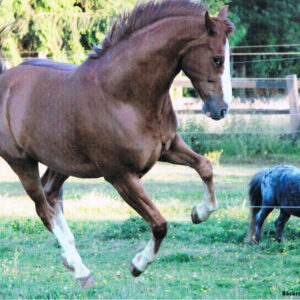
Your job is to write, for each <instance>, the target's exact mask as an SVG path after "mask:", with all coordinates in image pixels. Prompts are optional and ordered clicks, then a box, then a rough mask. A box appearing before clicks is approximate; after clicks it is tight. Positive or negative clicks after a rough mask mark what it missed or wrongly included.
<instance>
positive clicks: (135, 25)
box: [90, 0, 207, 58]
mask: <svg viewBox="0 0 300 300" xmlns="http://www.w3.org/2000/svg"><path fill="white" fill-rule="evenodd" d="M206 10H207V8H206V7H205V6H204V5H203V4H202V3H199V2H198V3H197V2H192V1H191V0H163V1H156V0H151V1H149V2H147V3H140V4H138V5H137V6H136V7H135V8H134V9H133V11H132V12H130V13H124V14H123V15H120V16H119V17H118V18H117V20H116V21H115V23H114V25H113V26H112V28H111V29H110V30H109V32H108V33H107V35H106V37H105V39H104V41H103V43H102V47H101V48H99V47H94V51H95V52H94V53H92V54H90V57H91V58H98V57H100V56H102V55H103V53H105V52H106V51H107V50H108V49H110V48H112V47H113V46H114V45H116V44H117V43H118V42H120V41H122V40H124V39H126V38H127V37H129V36H130V35H131V34H133V33H134V32H136V31H138V30H140V29H142V28H144V27H146V26H148V25H150V24H153V23H155V22H157V21H159V20H162V19H166V18H170V17H184V16H195V17H198V16H199V17H200V16H202V15H203V14H204V12H205V11H206Z"/></svg>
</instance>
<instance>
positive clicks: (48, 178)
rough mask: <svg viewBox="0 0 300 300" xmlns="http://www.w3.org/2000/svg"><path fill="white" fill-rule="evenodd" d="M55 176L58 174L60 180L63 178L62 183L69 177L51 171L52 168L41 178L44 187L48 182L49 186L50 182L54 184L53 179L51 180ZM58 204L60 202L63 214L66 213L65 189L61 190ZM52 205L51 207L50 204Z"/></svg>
mask: <svg viewBox="0 0 300 300" xmlns="http://www.w3.org/2000/svg"><path fill="white" fill-rule="evenodd" d="M53 174H56V175H57V176H58V179H59V178H63V181H62V183H63V182H64V181H65V180H66V179H67V178H68V177H67V176H64V175H62V174H59V173H57V172H55V171H53V170H51V169H50V168H47V170H46V171H45V173H44V174H43V176H42V178H41V181H42V185H43V187H44V186H45V184H46V183H47V182H48V184H49V182H53V179H52V180H51V178H52V177H53ZM45 192H46V191H45ZM46 196H47V195H46ZM47 198H48V196H47ZM58 202H59V205H60V208H61V210H62V212H63V211H64V209H63V207H64V205H63V188H62V187H61V188H60V189H59V195H58ZM50 205H51V203H50Z"/></svg>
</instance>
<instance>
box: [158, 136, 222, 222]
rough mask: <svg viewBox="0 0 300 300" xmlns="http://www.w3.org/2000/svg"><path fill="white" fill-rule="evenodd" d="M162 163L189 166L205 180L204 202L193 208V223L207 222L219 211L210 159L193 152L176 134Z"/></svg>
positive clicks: (161, 159)
mask: <svg viewBox="0 0 300 300" xmlns="http://www.w3.org/2000/svg"><path fill="white" fill-rule="evenodd" d="M160 161H165V162H169V163H173V164H179V165H187V166H190V167H192V168H193V169H195V170H196V171H197V173H198V174H199V175H200V177H201V178H202V180H203V185H204V200H203V202H202V203H200V204H198V205H196V206H195V207H194V208H193V211H192V221H193V222H194V223H195V224H197V223H200V222H202V221H205V220H207V219H208V218H209V215H210V214H211V213H212V212H213V211H215V210H217V209H218V204H217V200H216V197H215V189H214V183H213V170H212V166H211V163H210V161H209V159H207V158H206V157H204V156H201V155H199V154H197V153H195V152H194V151H192V150H191V149H190V148H189V147H188V146H187V145H186V144H185V143H184V141H183V140H182V139H181V137H180V136H179V135H178V134H176V137H175V140H174V142H173V144H172V145H171V147H170V149H169V150H168V151H167V152H166V153H165V154H164V155H163V156H162V157H161V158H160Z"/></svg>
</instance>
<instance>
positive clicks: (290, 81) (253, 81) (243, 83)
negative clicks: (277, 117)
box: [172, 75, 300, 136]
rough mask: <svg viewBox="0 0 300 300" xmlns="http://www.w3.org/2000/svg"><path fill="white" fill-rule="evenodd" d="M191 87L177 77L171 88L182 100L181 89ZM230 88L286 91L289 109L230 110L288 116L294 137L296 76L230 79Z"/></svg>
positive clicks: (298, 118) (299, 104)
mask: <svg viewBox="0 0 300 300" xmlns="http://www.w3.org/2000/svg"><path fill="white" fill-rule="evenodd" d="M192 87H193V85H192V83H191V81H190V80H189V78H188V77H183V76H178V77H176V78H175V80H174V82H173V85H172V88H176V97H177V98H183V92H182V89H183V88H192ZM232 88H235V89H246V88H247V89H257V88H265V89H270V88H278V89H284V90H286V93H287V95H288V99H289V109H281V110H278V109H274V110H273V109H232V110H231V113H235V114H250V113H256V114H257V113H260V114H289V115H290V124H291V133H292V135H293V136H295V135H296V133H297V129H298V128H299V126H300V101H299V96H298V89H300V80H299V79H297V76H296V75H287V76H286V78H274V79H273V78H232ZM177 111H178V112H179V113H202V110H200V109H199V110H187V109H184V110H183V109H182V110H177Z"/></svg>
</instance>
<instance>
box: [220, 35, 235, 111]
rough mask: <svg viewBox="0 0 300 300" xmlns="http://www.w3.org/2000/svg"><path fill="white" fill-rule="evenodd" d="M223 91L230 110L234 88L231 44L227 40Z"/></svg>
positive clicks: (222, 79) (222, 78)
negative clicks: (230, 52)
mask: <svg viewBox="0 0 300 300" xmlns="http://www.w3.org/2000/svg"><path fill="white" fill-rule="evenodd" d="M221 82H222V89H223V97H224V98H223V100H224V102H226V103H227V104H228V108H229V106H230V104H231V100H232V87H231V78H230V55H229V42H228V39H226V44H225V61H224V71H223V74H222V76H221Z"/></svg>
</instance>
